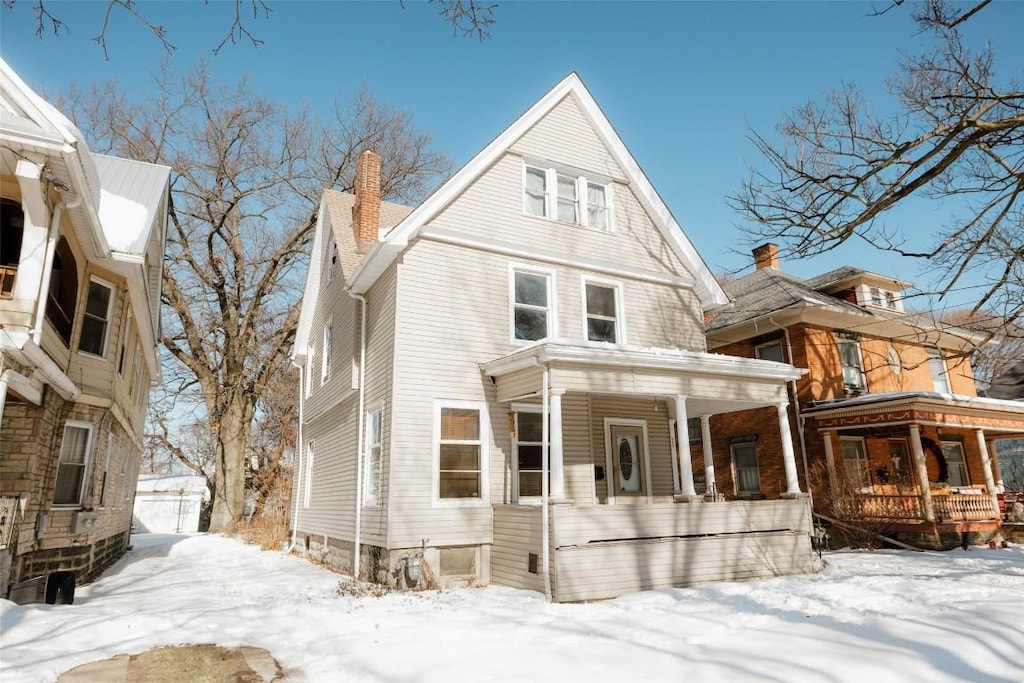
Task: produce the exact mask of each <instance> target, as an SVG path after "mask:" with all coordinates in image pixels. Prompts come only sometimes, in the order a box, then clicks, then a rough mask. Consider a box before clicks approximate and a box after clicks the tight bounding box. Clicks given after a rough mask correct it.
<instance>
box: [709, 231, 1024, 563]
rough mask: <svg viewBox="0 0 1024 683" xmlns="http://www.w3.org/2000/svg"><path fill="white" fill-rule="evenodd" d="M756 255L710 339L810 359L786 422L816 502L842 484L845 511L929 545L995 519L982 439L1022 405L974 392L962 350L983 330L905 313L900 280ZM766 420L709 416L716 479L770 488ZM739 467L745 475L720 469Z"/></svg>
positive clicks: (744, 350)
mask: <svg viewBox="0 0 1024 683" xmlns="http://www.w3.org/2000/svg"><path fill="white" fill-rule="evenodd" d="M754 257H755V262H756V264H757V270H755V271H754V272H753V273H751V274H749V275H747V276H745V277H742V278H740V279H738V280H735V281H732V282H729V283H727V284H726V285H725V289H726V291H727V292H728V293H729V295H730V297H731V298H732V299H733V302H732V303H731V304H729V305H727V306H724V307H722V308H720V309H717V310H716V311H713V312H712V314H711V316H710V318H709V321H708V323H707V325H706V331H707V340H708V348H709V350H714V351H717V352H720V353H725V354H732V355H740V356H746V357H750V358H762V359H769V360H776V361H783V362H789V363H792V364H793V365H795V366H796V367H798V368H806V369H807V370H808V372H807V374H806V375H805V376H803V377H802V378H800V379H798V380H795V381H794V382H792V383H791V387H790V392H791V401H790V410H791V417H792V419H791V421H790V423H791V425H792V428H793V438H794V440H795V441H796V442H797V443H798V444H799V445H800V450H801V452H802V453H801V457H802V459H803V468H802V471H801V477H802V480H803V481H804V483H805V485H806V484H807V482H806V479H807V478H808V477H809V478H810V480H811V481H810V489H811V493H812V495H813V496H814V497H815V507H816V509H819V510H825V509H827V508H828V503H830V502H832V503H834V502H835V500H833V499H834V498H836V497H838V496H839V495H840V493H841V492H845V493H851V494H853V496H852V500H854V501H855V502H854V504H852V506H851V505H848V506H847V509H846V512H847V515H846V516H850V517H859V518H861V519H871V520H873V523H874V524H876V525H877V526H884V527H885V528H886V529H887V530H890V531H893V532H894V533H901V534H907V535H909V536H912V537H915V538H918V539H923V540H925V541H927V542H934V541H935V540H936V539H939V541H940V542H943V543H952V542H953V541H954V535H956V534H959V533H960V532H963V531H969V532H980V533H989V532H992V531H994V530H996V529H998V527H999V525H1000V515H999V512H998V495H999V494H1001V493H1002V482H1001V481H1000V475H999V467H998V462H997V461H996V458H995V457H994V451H993V448H992V444H991V442H992V441H993V440H997V439H1003V438H1011V437H1014V436H1019V435H1020V434H1021V433H1024V403H1020V402H1014V401H1003V400H996V399H991V398H980V397H978V396H977V392H976V390H975V384H974V378H973V375H972V373H971V363H970V355H971V352H972V351H973V350H974V349H975V348H977V346H978V345H979V344H981V343H983V342H984V337H983V336H982V335H979V334H976V333H973V332H971V331H969V330H965V329H962V328H958V327H954V326H951V325H947V324H944V323H941V322H937V321H935V320H933V319H932V318H931V317H930V316H928V315H924V314H915V313H908V312H906V311H905V310H904V308H903V300H902V296H903V294H902V293H903V291H904V290H905V289H906V288H907V287H909V283H907V282H903V281H900V280H897V279H894V278H891V277H887V276H883V275H878V274H876V273H871V272H869V271H865V270H862V269H859V268H853V267H842V268H838V269H836V270H833V271H830V272H828V273H824V274H822V275H819V276H817V277H814V278H810V279H807V280H804V279H802V278H799V277H795V276H793V275H789V274H786V273H783V272H781V271H780V270H779V262H778V250H777V248H776V247H775V245H770V244H769V245H765V246H763V247H759V248H758V249H756V250H754ZM773 422H774V419H773V415H772V414H771V413H770V412H769V411H746V412H744V413H732V414H729V415H719V416H715V417H713V418H712V419H711V433H712V435H713V440H714V446H715V454H716V458H717V459H718V460H719V461H720V462H719V467H718V469H719V470H720V471H724V472H725V476H719V477H718V482H717V483H718V487H719V490H724V491H725V492H727V493H730V494H732V493H736V494H741V493H742V494H747V495H751V496H754V497H761V496H764V497H767V498H772V497H775V496H776V495H778V492H779V490H781V488H782V484H781V481H782V475H781V470H782V468H781V459H780V458H779V457H778V454H777V453H776V452H775V446H774V444H773V443H771V441H770V440H767V439H765V438H764V435H765V434H770V433H771V431H772V424H773ZM741 463H742V467H741ZM737 469H742V471H743V473H745V475H746V477H747V479H746V480H742V479H743V476H741V477H739V479H740V481H737V478H736V477H733V478H730V477H729V475H730V474H732V473H735V472H736V471H737ZM922 482H925V483H927V485H926V486H922ZM940 537H941V538H940ZM955 541H956V542H957V543H959V536H955Z"/></svg>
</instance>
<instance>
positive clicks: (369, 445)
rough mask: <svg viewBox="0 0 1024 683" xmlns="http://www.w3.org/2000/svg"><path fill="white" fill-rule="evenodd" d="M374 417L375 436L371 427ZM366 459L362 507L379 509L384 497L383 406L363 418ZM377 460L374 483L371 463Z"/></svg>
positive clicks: (367, 413)
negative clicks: (375, 425)
mask: <svg viewBox="0 0 1024 683" xmlns="http://www.w3.org/2000/svg"><path fill="white" fill-rule="evenodd" d="M374 417H376V420H377V422H376V424H377V431H376V434H375V433H374V430H373V429H371V426H372V425H373V424H374ZM364 419H365V422H364V428H365V431H364V434H365V441H364V442H363V448H364V449H365V455H366V459H365V461H364V462H363V507H367V508H379V507H380V506H381V503H382V499H383V497H384V405H383V404H379V405H377V406H375V407H374V408H372V409H371V410H367V411H366V415H365V416H364ZM374 459H376V460H377V477H376V481H374V476H373V467H372V463H373V461H374Z"/></svg>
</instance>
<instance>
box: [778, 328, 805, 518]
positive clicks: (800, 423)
mask: <svg viewBox="0 0 1024 683" xmlns="http://www.w3.org/2000/svg"><path fill="white" fill-rule="evenodd" d="M768 322H770V323H771V324H772V325H775V327H776V328H778V329H780V330H782V334H783V336H784V337H785V339H786V357H787V358H789V364H790V365H792V364H793V344H792V342H791V341H790V339H789V328H787V327H783V326H782V325H780V324H778V323H777V322H775V321H774V320H773V319H772V317H771V316H768ZM786 386H787V388H788V389H789V390H790V391H791V393H792V396H791V399H790V401H791V402H792V404H793V412H794V413H795V414H796V433H797V436H798V437H799V438H800V459H801V460H802V461H803V465H804V482H805V483H806V484H807V495H809V496H811V497H812V498H813V497H814V493H813V492H812V491H811V474H810V468H809V467H808V466H807V443H806V440H805V439H804V416H803V413H802V412H801V411H800V398H799V395H798V394H797V393H796V380H795V379H794V380H791V381H789V382H786Z"/></svg>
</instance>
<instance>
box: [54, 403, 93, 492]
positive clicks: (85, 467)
mask: <svg viewBox="0 0 1024 683" xmlns="http://www.w3.org/2000/svg"><path fill="white" fill-rule="evenodd" d="M69 428H71V429H84V430H85V431H86V432H87V434H88V435H87V436H86V439H85V456H84V458H83V461H82V464H81V465H80V467H81V468H82V480H81V482H79V484H78V496H77V500H76V501H75V502H72V503H58V502H57V482H58V481H59V480H60V471H61V467H70V466H72V465H70V464H69V465H65V464H64V445H65V444H66V443H67V434H68V429H69ZM95 430H96V425H94V424H92V423H91V422H82V421H80V420H68V421H67V422H65V423H64V433H63V435H62V436H61V442H60V455H59V456H58V458H57V474H56V476H55V477H54V483H53V496H52V498H53V507H55V508H80V507H82V505H83V503H84V501H85V490H86V488H87V486H88V483H89V465H90V464H91V461H92V442H93V437H94V436H95V435H96V434H95ZM74 466H75V467H79V465H74Z"/></svg>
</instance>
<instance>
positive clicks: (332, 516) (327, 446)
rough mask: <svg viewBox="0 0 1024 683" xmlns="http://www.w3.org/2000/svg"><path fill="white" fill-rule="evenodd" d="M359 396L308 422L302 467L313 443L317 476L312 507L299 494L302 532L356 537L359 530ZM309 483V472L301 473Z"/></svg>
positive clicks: (347, 538)
mask: <svg viewBox="0 0 1024 683" xmlns="http://www.w3.org/2000/svg"><path fill="white" fill-rule="evenodd" d="M357 411H358V400H357V399H356V397H355V396H353V397H350V398H349V399H346V400H345V401H342V402H340V403H338V404H337V405H335V406H334V407H333V408H331V409H330V410H328V411H325V412H323V413H321V414H320V415H319V416H318V417H316V418H314V419H312V420H310V421H308V422H307V423H306V426H305V428H304V430H303V434H302V438H303V440H304V441H305V444H303V447H302V463H303V464H302V467H303V468H305V467H306V466H307V457H306V454H307V451H306V446H307V445H308V444H310V443H312V444H313V473H312V474H313V476H312V486H311V490H310V504H309V507H304V505H303V503H304V501H303V498H304V492H303V491H300V494H299V508H298V523H297V524H296V527H297V528H298V529H299V531H300V532H302V533H316V534H327V535H328V536H331V537H332V538H338V539H343V540H352V538H353V536H354V530H355V526H354V524H355V479H356V457H355V454H356V438H357V437H356V428H357V422H356V419H355V418H356V413H357ZM299 476H300V477H301V479H300V487H304V486H305V479H306V477H305V471H302V472H300V473H299Z"/></svg>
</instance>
